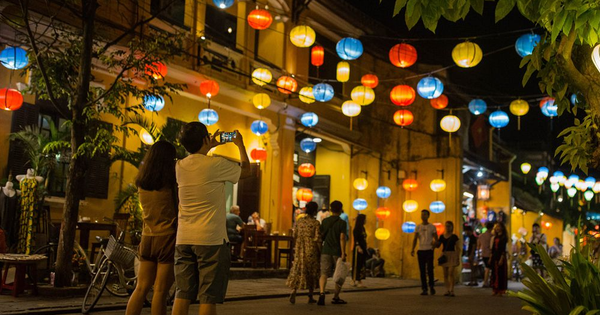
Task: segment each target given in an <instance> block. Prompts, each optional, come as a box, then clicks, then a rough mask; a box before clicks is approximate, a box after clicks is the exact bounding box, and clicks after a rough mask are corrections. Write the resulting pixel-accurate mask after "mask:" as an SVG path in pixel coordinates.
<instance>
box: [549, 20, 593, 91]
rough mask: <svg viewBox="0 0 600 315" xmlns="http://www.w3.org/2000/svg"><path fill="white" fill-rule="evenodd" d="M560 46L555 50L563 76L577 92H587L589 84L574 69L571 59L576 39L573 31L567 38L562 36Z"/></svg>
mask: <svg viewBox="0 0 600 315" xmlns="http://www.w3.org/2000/svg"><path fill="white" fill-rule="evenodd" d="M561 37H562V38H561V40H560V44H559V46H558V49H557V55H558V57H559V58H558V65H559V66H560V67H561V68H562V69H563V70H564V71H565V76H566V77H567V78H569V79H570V80H571V82H572V84H573V85H574V86H575V88H576V89H578V90H579V91H587V90H589V88H590V82H589V81H588V80H587V79H586V78H585V76H584V75H583V74H582V73H581V72H580V71H579V70H578V69H577V67H575V63H573V59H572V58H571V57H572V56H571V55H572V53H573V45H574V44H575V40H576V39H577V33H576V32H575V29H571V32H570V33H569V36H565V35H562V36H561Z"/></svg>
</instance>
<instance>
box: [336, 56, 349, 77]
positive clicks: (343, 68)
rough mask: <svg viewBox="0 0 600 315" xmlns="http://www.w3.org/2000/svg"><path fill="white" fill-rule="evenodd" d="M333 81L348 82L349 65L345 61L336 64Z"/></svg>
mask: <svg viewBox="0 0 600 315" xmlns="http://www.w3.org/2000/svg"><path fill="white" fill-rule="evenodd" d="M335 79H336V80H338V81H339V82H348V80H350V64H349V63H348V62H347V61H340V62H338V65H337V72H336V76H335Z"/></svg>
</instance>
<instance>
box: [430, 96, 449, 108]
mask: <svg viewBox="0 0 600 315" xmlns="http://www.w3.org/2000/svg"><path fill="white" fill-rule="evenodd" d="M429 103H430V104H431V107H433V108H435V109H444V108H446V106H448V96H446V95H444V94H442V95H440V96H439V97H437V98H433V99H431V100H429Z"/></svg>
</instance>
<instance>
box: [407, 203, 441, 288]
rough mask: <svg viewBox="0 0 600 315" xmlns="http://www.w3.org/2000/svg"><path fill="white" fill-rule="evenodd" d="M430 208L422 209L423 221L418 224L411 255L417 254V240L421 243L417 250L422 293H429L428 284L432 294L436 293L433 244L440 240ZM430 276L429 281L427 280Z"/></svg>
mask: <svg viewBox="0 0 600 315" xmlns="http://www.w3.org/2000/svg"><path fill="white" fill-rule="evenodd" d="M429 216H430V213H429V210H425V209H424V210H421V220H422V223H421V224H419V225H418V226H417V229H416V233H415V239H414V241H413V246H412V251H411V252H410V254H411V256H413V257H414V256H415V248H416V247H417V242H418V243H419V250H418V251H417V258H418V260H419V271H420V272H421V288H422V290H423V292H421V295H427V286H428V285H429V292H430V293H431V295H435V288H434V287H433V286H434V279H433V245H434V244H435V242H437V240H438V235H437V231H436V230H435V226H433V224H431V223H429ZM427 277H429V282H427Z"/></svg>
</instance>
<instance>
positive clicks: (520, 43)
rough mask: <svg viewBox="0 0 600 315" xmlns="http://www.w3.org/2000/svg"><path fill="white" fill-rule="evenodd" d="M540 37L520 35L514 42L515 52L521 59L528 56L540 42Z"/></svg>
mask: <svg viewBox="0 0 600 315" xmlns="http://www.w3.org/2000/svg"><path fill="white" fill-rule="evenodd" d="M541 38H542V37H541V36H540V35H538V34H524V35H521V36H520V37H519V38H518V39H517V41H516V42H515V50H516V51H517V54H519V56H521V57H525V56H529V55H531V54H532V53H533V49H534V48H535V46H537V44H538V43H539V42H540V39H541Z"/></svg>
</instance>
